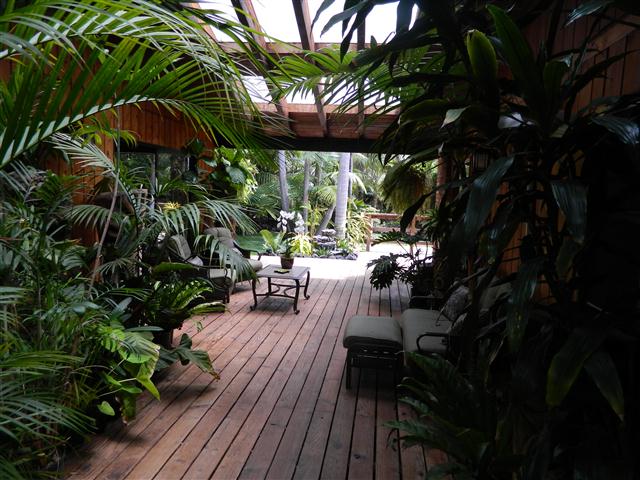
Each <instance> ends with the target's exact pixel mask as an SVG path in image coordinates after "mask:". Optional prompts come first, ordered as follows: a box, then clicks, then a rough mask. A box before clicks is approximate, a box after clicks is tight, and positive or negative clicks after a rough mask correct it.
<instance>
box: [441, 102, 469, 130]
mask: <svg viewBox="0 0 640 480" xmlns="http://www.w3.org/2000/svg"><path fill="white" fill-rule="evenodd" d="M468 108H470V105H467V106H466V107H462V108H451V109H449V110H447V113H446V114H445V116H444V121H443V122H442V125H441V126H440V128H442V127H446V126H447V125H449V124H450V123H453V122H455V121H456V120H458V119H459V118H460V116H461V115H462V114H463V113H464V112H465V110H467V109H468Z"/></svg>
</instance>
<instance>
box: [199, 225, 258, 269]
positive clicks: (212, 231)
mask: <svg viewBox="0 0 640 480" xmlns="http://www.w3.org/2000/svg"><path fill="white" fill-rule="evenodd" d="M204 234H205V235H211V236H212V237H214V238H216V239H218V241H219V242H220V243H222V245H224V246H225V247H227V248H228V249H229V250H231V251H233V252H235V253H237V254H238V255H241V256H242V257H244V258H245V259H246V260H247V262H249V265H251V269H252V270H253V271H254V272H258V271H260V270H262V267H263V265H262V262H261V261H260V257H261V256H262V254H261V253H260V252H257V251H256V252H255V253H256V254H257V255H258V259H257V260H254V259H253V258H251V253H252V252H253V251H252V250H248V249H246V248H243V247H241V246H240V245H239V244H238V242H236V241H235V240H234V239H233V236H232V234H231V230H229V229H228V228H224V227H211V228H207V229H206V230H205V231H204ZM226 266H227V267H229V265H226ZM236 277H237V278H236V281H237V282H244V281H247V280H251V279H252V276H250V275H247V274H245V273H244V272H238V273H237V274H236Z"/></svg>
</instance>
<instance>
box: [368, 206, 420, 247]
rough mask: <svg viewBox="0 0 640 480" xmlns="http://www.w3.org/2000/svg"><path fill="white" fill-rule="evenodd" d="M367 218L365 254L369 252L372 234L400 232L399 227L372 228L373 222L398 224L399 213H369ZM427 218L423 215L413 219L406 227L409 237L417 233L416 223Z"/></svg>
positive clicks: (400, 216)
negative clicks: (393, 222) (382, 221)
mask: <svg viewBox="0 0 640 480" xmlns="http://www.w3.org/2000/svg"><path fill="white" fill-rule="evenodd" d="M367 217H368V218H369V233H368V235H367V252H368V251H370V250H371V240H372V237H373V234H374V233H384V232H392V231H394V230H400V227H399V226H398V227H384V226H378V225H377V226H374V225H373V220H375V219H378V220H387V221H397V222H398V223H399V222H400V219H401V218H402V215H400V214H399V213H369V214H367ZM426 219H427V217H425V216H424V215H416V216H415V217H413V220H412V221H411V224H410V225H409V226H408V227H407V233H408V234H409V235H415V234H416V232H417V228H416V223H417V222H421V221H422V220H426Z"/></svg>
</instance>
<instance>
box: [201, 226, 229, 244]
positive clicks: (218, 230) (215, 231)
mask: <svg viewBox="0 0 640 480" xmlns="http://www.w3.org/2000/svg"><path fill="white" fill-rule="evenodd" d="M204 233H205V234H207V235H211V236H212V237H215V238H217V239H218V241H219V242H220V243H221V244H223V245H224V246H225V247H227V248H229V249H233V248H234V244H233V236H232V235H231V230H229V229H228V228H224V227H212V228H207V229H206V230H205V231H204Z"/></svg>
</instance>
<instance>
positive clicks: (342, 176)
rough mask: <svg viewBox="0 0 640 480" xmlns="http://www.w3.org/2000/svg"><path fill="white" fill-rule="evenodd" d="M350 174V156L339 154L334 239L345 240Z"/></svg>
mask: <svg viewBox="0 0 640 480" xmlns="http://www.w3.org/2000/svg"><path fill="white" fill-rule="evenodd" d="M350 173H351V154H349V153H344V152H343V153H341V154H340V163H339V166H338V179H337V182H336V211H335V227H336V237H337V238H340V239H342V238H345V234H346V228H347V203H348V200H349V177H350V175H349V174H350Z"/></svg>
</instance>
